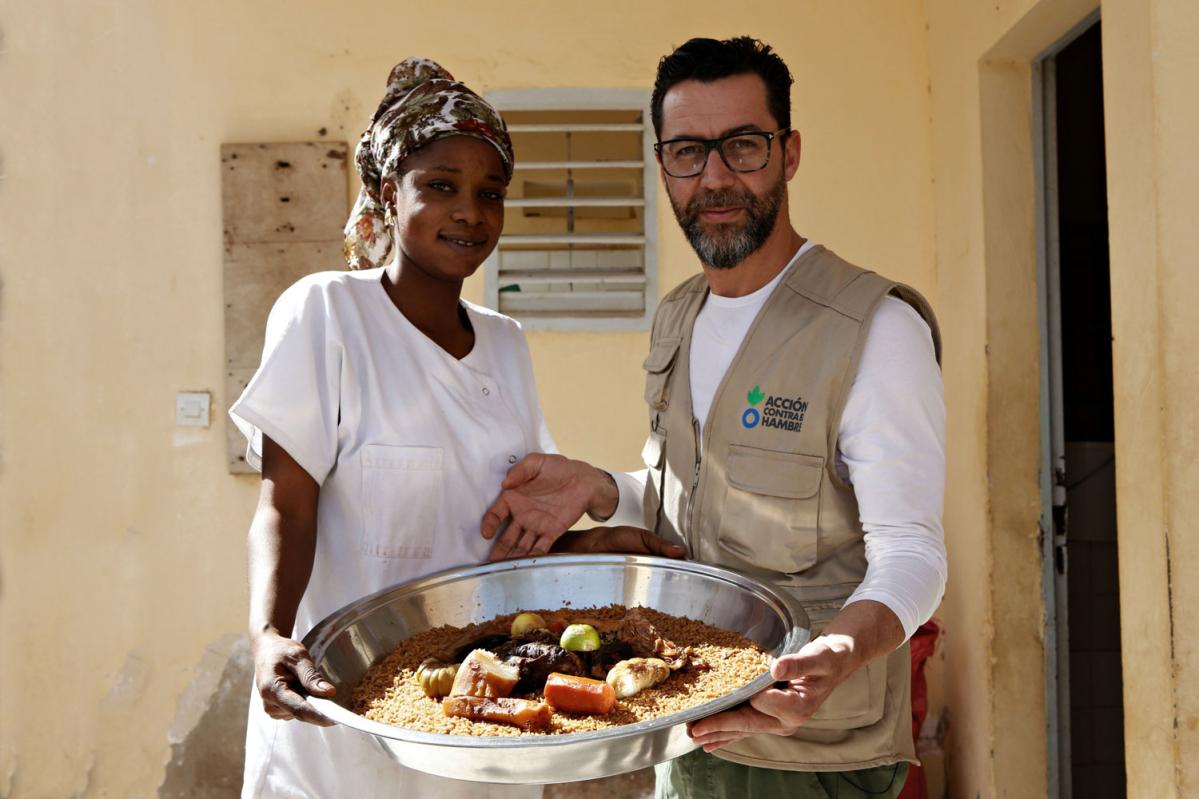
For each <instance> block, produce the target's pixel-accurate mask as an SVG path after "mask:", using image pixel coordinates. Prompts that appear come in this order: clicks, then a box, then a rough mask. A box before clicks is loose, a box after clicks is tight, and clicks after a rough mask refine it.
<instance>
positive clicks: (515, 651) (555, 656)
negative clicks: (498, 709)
mask: <svg viewBox="0 0 1199 799" xmlns="http://www.w3.org/2000/svg"><path fill="white" fill-rule="evenodd" d="M495 654H496V657H498V658H501V659H504V660H505V661H506V662H508V663H509V664H511V665H514V666H516V667H517V668H518V669H520V682H518V683H517V684H516V688H514V689H513V693H518V694H527V693H533V692H536V691H540V690H541V689H542V687H543V686H544V685H545V680H546V678H547V677H548V676H549V675H550V674H551V673H552V672H555V671H556V672H560V673H562V674H572V675H582V674H583V673H584V666H583V661H582V660H580V659H579V656H578V655H577V654H575V653H574V652H570V651H568V650H565V649H563V648H562V647H560V646H558V645H557V644H551V643H541V642H537V641H525V642H521V641H517V640H515V639H514V640H513V641H511V642H509V643H508V644H505V645H504V646H501V647H499V649H498V650H497V651H496V653H495Z"/></svg>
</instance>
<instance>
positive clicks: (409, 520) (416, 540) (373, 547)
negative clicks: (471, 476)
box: [361, 444, 442, 560]
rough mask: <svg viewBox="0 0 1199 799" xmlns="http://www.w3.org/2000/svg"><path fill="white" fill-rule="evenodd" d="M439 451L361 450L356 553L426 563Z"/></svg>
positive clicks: (436, 504) (437, 499)
mask: <svg viewBox="0 0 1199 799" xmlns="http://www.w3.org/2000/svg"><path fill="white" fill-rule="evenodd" d="M441 468H442V450H441V447H420V446H393V445H390V444H367V445H366V446H365V447H363V448H362V513H363V522H364V524H363V530H362V544H361V549H362V553H363V554H364V555H371V556H373V557H377V558H407V559H413V560H418V559H428V558H430V557H432V556H433V536H434V534H435V532H436V529H437V523H438V517H439V516H440V510H441V492H442V475H441Z"/></svg>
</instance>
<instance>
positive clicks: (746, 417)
mask: <svg viewBox="0 0 1199 799" xmlns="http://www.w3.org/2000/svg"><path fill="white" fill-rule="evenodd" d="M745 398H746V399H748V400H749V407H748V408H746V409H745V413H743V414H741V424H743V425H745V429H746V430H753V429H754V428H755V427H757V426H758V422H760V421H762V414H760V413H758V411H757V409H756V408H754V406H755V405H757V404H758V403H759V402H761V401H762V400H764V399H766V395H765V394H763V393H762V389H761V387H760V386H754V387H753V389H751V390H750V392H749V393H748V394H746V395H745Z"/></svg>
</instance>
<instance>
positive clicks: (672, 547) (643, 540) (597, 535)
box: [553, 526, 687, 558]
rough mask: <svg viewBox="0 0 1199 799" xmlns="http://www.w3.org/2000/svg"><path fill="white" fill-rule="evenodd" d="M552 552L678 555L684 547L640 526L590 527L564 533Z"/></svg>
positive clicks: (673, 556)
mask: <svg viewBox="0 0 1199 799" xmlns="http://www.w3.org/2000/svg"><path fill="white" fill-rule="evenodd" d="M553 551H554V552H590V553H598V552H615V553H619V554H624V555H660V556H661V557H664V558H681V557H683V556H684V555H686V554H687V550H685V549H683V548H682V547H681V546H678V545H677V544H672V543H670V542H668V541H666V540H665V539H663V538H659V537H658V536H656V535H654V534H653V533H651V532H650V531H649V530H645V529H642V528H640V527H626V526H620V527H593V528H591V529H590V530H575V531H572V532H569V533H566V534H565V535H563V536H562V537H561V538H559V539H558V540H557V541H555V542H554V548H553Z"/></svg>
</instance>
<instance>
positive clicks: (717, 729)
mask: <svg viewBox="0 0 1199 799" xmlns="http://www.w3.org/2000/svg"><path fill="white" fill-rule="evenodd" d="M853 668H854V666H853V654H852V642H848V641H846V640H845V637H844V636H838V635H832V636H821V637H819V638H817V639H815V640H814V641H811V642H809V643H808V644H807V645H806V646H805V647H803V649H800V650H799V651H798V652H796V653H795V654H793V655H784V656H783V657H781V658H779V659H778V660H776V661H775V662H774V665H773V666H772V667H771V669H770V674H771V676H772V677H774V679H775V680H778V681H780V683H779V684H776V686H775V687H773V688H767V689H766V690H765V691H762V692H761V693H759V694H757V695H756V696H754V697H752V698H751V699H750V700H749V706H748V707H746V706H744V705H743V706H741V707H738V708H735V709H733V710H729V711H726V712H724V713H718V714H716V715H715V716H709V717H708V718H706V719H702V720H700V721H697V722H695V723H694V724H692V725H691V727H690V729H689V730H688V732H689V733H690V734H691V738H692V740H694V741H695V742H696V743H697V744H699V745H700V746H702V747H703V748H704V751H705V752H711V751H714V750H716V749H719V748H720V747H722V746H726V745H728V744H731V743H733V742H734V741H739V740H741V739H742V738H746V737H748V736H751V735H760V734H762V733H769V734H771V735H791V734H792V733H794V732H795V731H796V730H798V729H799V728H800V727H802V726H803V724H804V722H806V721H807V720H808V719H809V718H811V717H812V714H813V713H815V712H816V711H817V710H818V709H819V708H820V706H821V705H822V704H823V703H824V700H825V699H827V698H828V695H829V694H830V693H832V691H833V689H834V688H836V687H837V686H838V685H840V684H841V683H842V682H843V681H844V680H845V679H846V678H847V677H849V675H850V674H851V673H853Z"/></svg>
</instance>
